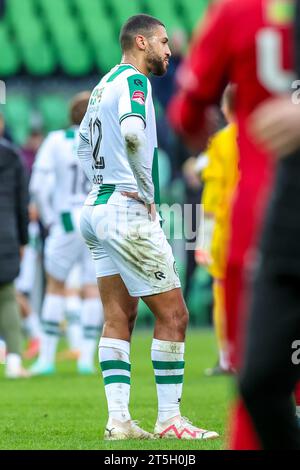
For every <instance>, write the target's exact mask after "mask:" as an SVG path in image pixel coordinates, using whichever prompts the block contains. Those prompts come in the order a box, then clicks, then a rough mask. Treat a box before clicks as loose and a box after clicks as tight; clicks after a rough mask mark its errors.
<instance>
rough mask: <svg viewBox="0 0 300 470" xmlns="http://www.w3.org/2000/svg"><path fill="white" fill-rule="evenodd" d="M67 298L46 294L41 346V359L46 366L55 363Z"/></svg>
mask: <svg viewBox="0 0 300 470" xmlns="http://www.w3.org/2000/svg"><path fill="white" fill-rule="evenodd" d="M64 304H65V298H64V297H63V296H60V295H54V294H46V295H45V299H44V303H43V308H42V326H43V333H42V335H41V348H40V355H39V361H40V362H41V363H42V364H44V365H45V366H49V365H51V366H52V365H53V364H54V362H55V353H56V348H57V343H58V339H59V336H60V325H61V322H62V320H63V316H64Z"/></svg>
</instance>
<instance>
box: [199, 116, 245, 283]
mask: <svg viewBox="0 0 300 470" xmlns="http://www.w3.org/2000/svg"><path fill="white" fill-rule="evenodd" d="M237 137H238V130H237V125H236V124H229V125H228V126H227V127H225V128H224V129H222V130H221V131H219V132H217V133H216V134H215V135H214V136H213V137H212V139H211V140H210V143H209V146H208V148H207V150H206V152H205V157H206V158H207V166H206V167H205V168H204V169H203V171H202V179H203V182H204V190H203V194H202V200H201V203H202V204H203V205H204V212H205V214H206V215H209V214H211V215H212V216H213V217H214V219H215V225H214V230H213V236H212V242H211V250H210V251H211V253H210V254H211V257H212V260H213V261H212V264H211V265H210V266H209V272H210V273H211V275H212V276H213V277H214V278H216V279H223V278H224V275H225V267H226V257H227V247H228V243H229V237H230V216H231V206H232V200H233V196H234V193H235V189H236V186H237V183H238V179H239V171H238V159H239V152H238V143H237Z"/></svg>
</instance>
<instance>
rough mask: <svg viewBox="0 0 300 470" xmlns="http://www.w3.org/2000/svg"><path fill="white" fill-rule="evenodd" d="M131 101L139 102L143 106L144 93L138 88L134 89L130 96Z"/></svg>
mask: <svg viewBox="0 0 300 470" xmlns="http://www.w3.org/2000/svg"><path fill="white" fill-rule="evenodd" d="M131 101H135V102H136V103H138V104H140V105H141V106H144V104H145V93H144V92H143V91H140V90H136V91H135V92H134V93H133V95H132V97H131Z"/></svg>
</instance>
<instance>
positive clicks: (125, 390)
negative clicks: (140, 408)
mask: <svg viewBox="0 0 300 470" xmlns="http://www.w3.org/2000/svg"><path fill="white" fill-rule="evenodd" d="M129 353H130V343H129V342H128V341H123V340H121V339H113V338H101V339H100V343H99V362H100V367H101V369H102V375H103V380H104V385H105V393H106V399H107V405H108V412H109V417H110V418H114V419H117V420H118V421H128V420H129V419H131V418H130V413H129V409H128V407H129V397H130V369H131V365H130V359H129Z"/></svg>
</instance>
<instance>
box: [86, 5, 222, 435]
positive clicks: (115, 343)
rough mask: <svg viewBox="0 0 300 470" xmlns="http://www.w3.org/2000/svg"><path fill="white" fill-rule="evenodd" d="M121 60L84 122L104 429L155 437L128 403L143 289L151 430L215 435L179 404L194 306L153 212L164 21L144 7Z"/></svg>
mask: <svg viewBox="0 0 300 470" xmlns="http://www.w3.org/2000/svg"><path fill="white" fill-rule="evenodd" d="M120 43H121V48H122V53H123V57H122V62H121V64H119V65H116V66H115V67H114V68H113V69H112V70H111V71H110V72H109V73H107V74H106V75H105V76H104V77H103V78H102V80H101V81H100V83H99V84H98V85H97V86H96V88H95V89H94V91H93V92H92V96H91V98H90V102H89V106H88V110H87V113H86V115H85V117H84V120H83V122H82V124H81V126H80V143H79V149H78V157H79V159H80V161H81V163H82V166H83V168H84V170H85V172H86V175H87V176H88V178H89V179H90V181H91V182H92V183H93V188H92V190H91V192H90V194H89V196H88V198H87V200H86V202H85V206H84V208H83V211H82V214H81V223H80V224H81V231H82V234H83V236H84V237H85V240H86V242H87V245H88V247H89V248H90V250H91V252H92V255H93V259H94V261H95V265H96V272H97V278H98V284H99V289H100V294H101V298H102V302H103V307H104V318H105V321H104V328H103V335H102V338H101V339H100V344H99V360H100V365H101V368H102V373H103V380H104V385H105V392H106V398H107V403H108V412H109V418H108V423H107V426H106V430H105V433H104V438H105V439H130V438H131V439H132V438H137V439H149V438H152V437H153V434H150V433H148V432H146V431H144V430H143V429H141V428H140V427H139V426H138V425H137V424H136V423H135V422H134V421H133V420H132V419H131V415H130V412H129V406H128V405H129V394H130V369H131V364H130V358H129V356H130V339H131V334H132V330H133V327H134V323H135V319H136V315H137V304H138V299H139V297H142V298H143V300H144V302H145V303H146V304H147V305H148V306H149V307H150V309H151V310H152V312H153V314H154V315H155V319H156V322H155V329H154V339H153V342H152V349H151V357H152V362H153V367H154V373H155V381H156V385H157V397H158V418H157V422H156V425H155V428H154V434H155V435H156V436H158V437H161V438H179V439H181V438H182V439H209V438H215V437H217V436H218V434H217V433H215V432H210V431H206V430H203V429H200V428H198V427H196V426H193V425H192V424H191V423H190V422H189V421H188V420H187V419H186V418H183V417H182V416H181V413H180V400H181V394H182V385H183V374H184V342H185V332H186V327H187V323H188V312H187V309H186V306H185V303H184V299H183V296H182V291H181V288H180V281H179V278H178V274H177V271H176V266H175V261H174V257H173V254H172V250H171V247H170V245H169V244H168V242H167V240H166V237H165V234H164V232H163V230H162V228H161V225H160V220H159V219H160V218H159V216H158V215H157V214H156V208H155V203H159V188H158V178H157V176H158V175H157V152H156V150H157V138H156V123H155V114H154V107H153V101H152V96H151V84H150V81H149V80H148V78H147V77H148V75H149V74H150V73H153V74H155V75H163V74H164V73H165V72H166V71H167V68H168V63H169V57H170V55H171V52H170V49H169V45H168V37H167V33H166V29H165V27H164V25H163V24H162V23H161V22H160V21H159V20H157V19H156V18H153V17H151V16H148V15H143V14H141V15H136V16H134V17H131V18H129V20H128V21H127V22H126V23H125V25H124V26H123V28H122V30H121V34H120Z"/></svg>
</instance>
